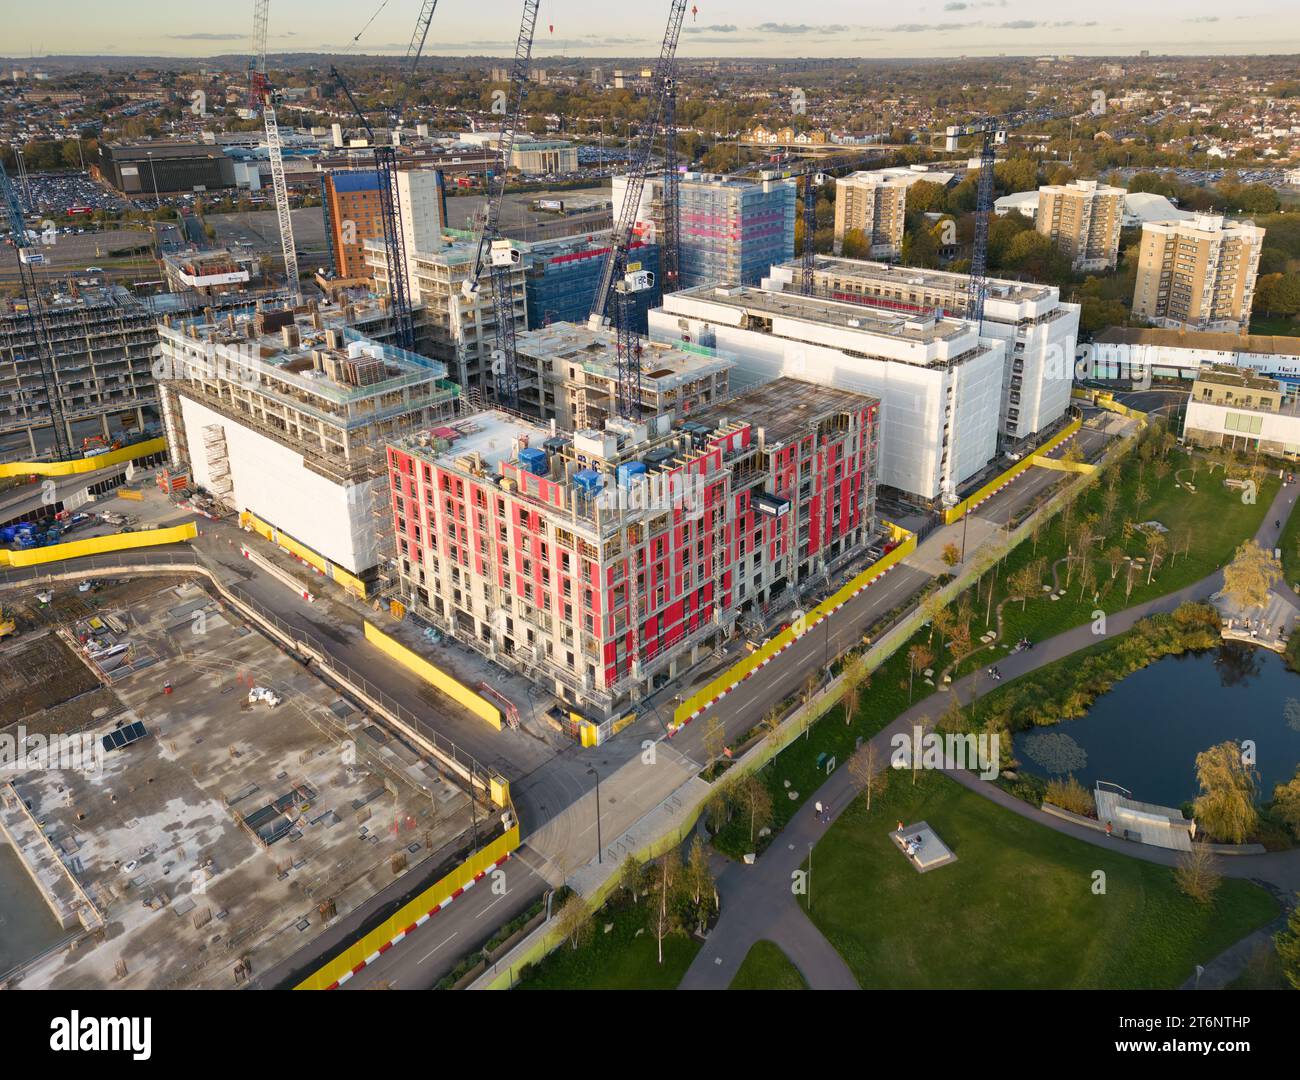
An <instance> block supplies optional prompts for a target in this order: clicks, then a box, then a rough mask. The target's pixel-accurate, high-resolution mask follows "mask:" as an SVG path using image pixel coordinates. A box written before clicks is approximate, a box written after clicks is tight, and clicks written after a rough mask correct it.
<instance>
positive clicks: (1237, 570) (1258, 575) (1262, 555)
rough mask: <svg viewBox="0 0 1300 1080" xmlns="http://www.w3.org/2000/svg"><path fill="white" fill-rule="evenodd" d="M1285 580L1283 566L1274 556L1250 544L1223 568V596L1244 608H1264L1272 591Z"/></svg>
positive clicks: (1252, 542)
mask: <svg viewBox="0 0 1300 1080" xmlns="http://www.w3.org/2000/svg"><path fill="white" fill-rule="evenodd" d="M1281 580H1282V564H1281V563H1279V562H1278V561H1277V559H1275V558H1274V557H1273V554H1272V552H1269V551H1266V550H1264V548H1262V547H1260V546H1259V545H1258V544H1257V543H1255V541H1254V540H1247V541H1246V542H1245V543H1243V544H1242V545H1241V546H1240V547H1239V548H1237V553H1236V554H1235V555H1234V556H1233V557H1232V562H1230V563H1228V565H1227V566H1225V567H1224V568H1223V592H1224V595H1226V596H1227V597H1228V598H1229V599H1231V600H1232V601H1233V602H1234V603H1236V604H1237V605H1238V606H1239V607H1242V608H1256V607H1262V606H1263V605H1264V604H1265V603H1266V602H1267V601H1268V594H1269V590H1270V589H1272V587H1273V585H1274V584H1275V583H1276V582H1278V581H1281Z"/></svg>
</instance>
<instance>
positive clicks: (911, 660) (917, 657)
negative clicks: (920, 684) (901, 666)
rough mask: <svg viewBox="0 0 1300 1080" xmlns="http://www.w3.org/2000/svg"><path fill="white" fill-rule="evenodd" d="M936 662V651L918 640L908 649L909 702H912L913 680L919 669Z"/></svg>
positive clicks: (921, 669) (922, 669)
mask: <svg viewBox="0 0 1300 1080" xmlns="http://www.w3.org/2000/svg"><path fill="white" fill-rule="evenodd" d="M933 663H934V653H932V652H931V651H930V650H929V649H928V648H927V647H926V646H924V645H922V644H921V643H920V642H917V643H916V644H915V645H913V646H912V647H911V648H910V649H908V650H907V703H908V704H909V705H910V704H911V703H912V682H913V680H914V679H915V678H916V673H917V672H918V671H924V670H925V669H926V668H927V667H929V666H930V665H931V664H933Z"/></svg>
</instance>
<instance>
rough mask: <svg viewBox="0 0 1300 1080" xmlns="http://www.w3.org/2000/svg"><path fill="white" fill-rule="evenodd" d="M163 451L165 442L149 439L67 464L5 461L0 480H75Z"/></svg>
mask: <svg viewBox="0 0 1300 1080" xmlns="http://www.w3.org/2000/svg"><path fill="white" fill-rule="evenodd" d="M166 449H167V440H166V439H149V440H148V441H146V442H140V443H134V444H133V445H131V446H123V447H121V448H119V449H117V450H110V451H108V452H107V453H105V454H96V455H95V456H94V457H86V458H73V459H72V460H71V461H7V462H5V463H4V464H0V480H8V479H10V478H11V477H15V476H75V475H77V474H78V473H90V472H96V471H98V470H99V469H107V468H108V467H109V466H110V465H120V464H122V462H124V461H134V460H135V459H136V458H142V457H149V456H150V455H151V454H160V453H162V452H163V451H164V450H166Z"/></svg>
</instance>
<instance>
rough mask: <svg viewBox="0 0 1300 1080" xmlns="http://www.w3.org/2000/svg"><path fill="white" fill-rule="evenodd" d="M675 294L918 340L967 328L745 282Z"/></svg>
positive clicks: (928, 340) (937, 338)
mask: <svg viewBox="0 0 1300 1080" xmlns="http://www.w3.org/2000/svg"><path fill="white" fill-rule="evenodd" d="M674 295H676V296H680V297H683V298H687V299H698V300H705V301H710V302H712V303H715V304H722V305H725V306H726V307H733V308H738V309H740V310H742V311H747V312H755V311H756V312H760V313H763V314H766V315H771V316H774V317H779V318H787V319H796V320H799V321H801V322H810V323H815V324H817V325H818V326H822V327H825V326H834V327H837V328H839V329H842V330H849V331H853V332H856V333H860V334H863V335H868V334H870V335H875V336H879V337H890V338H898V339H902V340H905V341H913V342H917V343H921V344H929V343H931V342H935V341H943V340H946V339H949V338H954V337H958V336H960V335H962V334H965V333H968V332H969V329H970V328H969V326H968V324H967V323H966V322H965V321H963V320H958V319H936V318H934V317H933V316H932V315H924V316H923V315H915V314H908V313H903V314H896V313H894V312H892V311H885V310H882V309H880V308H874V307H864V306H863V305H861V304H854V303H852V302H849V301H840V300H829V299H826V298H825V297H820V296H801V295H799V294H798V293H793V292H789V293H787V292H770V291H768V290H766V289H756V288H753V287H751V286H748V285H699V286H696V287H695V288H693V289H682V290H680V291H679V292H678V293H676V294H674Z"/></svg>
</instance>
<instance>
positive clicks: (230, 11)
mask: <svg viewBox="0 0 1300 1080" xmlns="http://www.w3.org/2000/svg"><path fill="white" fill-rule="evenodd" d="M691 3H692V4H693V6H694V7H695V8H696V9H697V10H696V12H695V13H694V14H692V12H691V10H690V9H689V8H688V9H687V14H686V21H685V23H684V26H683V32H682V39H681V44H680V46H679V48H678V56H680V57H682V58H689V57H704V56H771V57H795V56H798V57H803V56H839V57H845V56H847V57H870V58H889V57H930V56H933V57H946V56H959V55H969V56H996V55H998V54H999V53H1006V54H1008V55H1012V56H1016V55H1037V54H1042V53H1073V54H1078V55H1089V54H1091V55H1098V54H1109V55H1131V54H1133V53H1136V52H1138V51H1139V50H1141V49H1149V50H1150V51H1151V52H1152V53H1183V54H1189V53H1194V54H1233V53H1291V52H1297V51H1300V4H1297V3H1295V2H1294V0H1262V2H1261V0H1255V2H1252V0H1244V3H1242V4H1234V5H1225V4H1224V3H1223V2H1222V0H1218V2H1210V0H1178V2H1176V3H1175V2H1172V0H1157V2H1154V3H1153V2H1152V0H1146V2H1145V3H1140V2H1134V0H1089V2H1088V3H1078V4H1063V3H1060V4H1057V3H1052V2H1051V0H928V2H924V3H921V4H917V5H911V4H907V5H905V4H899V3H897V0H893V2H889V0H804V2H803V3H798V4H793V3H791V2H790V0H691ZM15 8H16V10H15ZM668 8H669V4H668V0H658V2H657V3H654V4H649V3H644V2H643V3H631V4H622V5H618V4H612V3H608V2H606V0H542V6H541V15H540V18H539V20H538V26H537V34H536V38H535V41H534V45H533V55H534V57H539V58H540V57H546V56H590V57H600V56H629V57H630V56H650V55H656V54H657V53H658V51H659V42H660V39H661V38H662V36H663V31H664V24H665V22H666V20H667V15H668ZM252 9H253V3H252V0H234V2H228V3H212V2H210V0H189V2H184V3H179V4H177V3H164V2H163V0H45V2H44V3H26V4H22V5H21V6H18V5H14V7H12V8H11V9H10V11H9V12H8V13H7V14H6V16H5V22H4V32H3V34H2V35H0V55H7V56H10V57H15V58H26V57H30V56H43V55H49V54H60V55H67V54H73V55H128V56H142V55H143V56H191V57H192V56H215V55H220V54H224V53H242V52H246V51H247V50H248V47H249V38H250V35H251V28H252ZM419 10H420V0H271V6H270V23H269V31H268V42H267V48H268V51H270V52H271V53H276V52H330V53H339V54H350V53H399V54H401V53H405V51H406V48H407V44H408V42H409V40H410V37H411V31H412V29H413V28H414V26H415V19H416V15H417V14H418V12H419ZM521 11H522V4H521V2H520V0H473V2H468V0H440V2H439V4H438V10H437V11H436V12H435V14H434V17H433V23H432V27H431V29H430V32H429V38H428V42H427V44H426V46H425V52H426V55H444V56H465V55H504V54H506V53H507V52H510V53H512V52H513V48H514V40H515V35H516V34H517V33H518V27H519V16H520V12H521ZM614 12H618V13H619V14H618V15H617V16H616V15H614ZM796 20H797V21H796ZM358 35H359V40H357V41H355V42H354V40H353V39H354V38H357V37H358Z"/></svg>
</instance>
